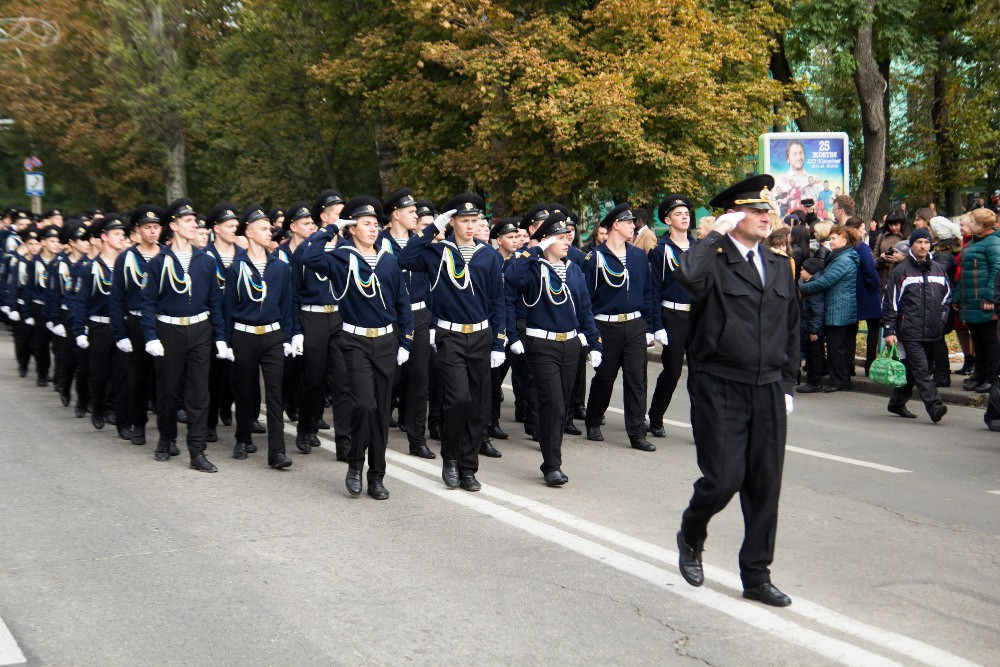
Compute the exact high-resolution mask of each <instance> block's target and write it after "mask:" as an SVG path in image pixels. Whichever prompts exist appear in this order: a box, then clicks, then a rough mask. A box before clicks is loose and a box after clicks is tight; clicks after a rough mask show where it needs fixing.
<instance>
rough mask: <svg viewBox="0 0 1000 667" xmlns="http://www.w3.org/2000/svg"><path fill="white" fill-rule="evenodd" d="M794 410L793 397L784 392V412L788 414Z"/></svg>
mask: <svg viewBox="0 0 1000 667" xmlns="http://www.w3.org/2000/svg"><path fill="white" fill-rule="evenodd" d="M794 410H795V399H794V398H793V397H792V395H791V394H785V414H786V415H790V414H792V412H794Z"/></svg>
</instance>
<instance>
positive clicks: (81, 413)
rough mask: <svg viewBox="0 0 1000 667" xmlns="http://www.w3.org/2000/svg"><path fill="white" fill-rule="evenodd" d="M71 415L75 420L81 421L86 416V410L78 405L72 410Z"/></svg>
mask: <svg viewBox="0 0 1000 667" xmlns="http://www.w3.org/2000/svg"><path fill="white" fill-rule="evenodd" d="M73 415H74V416H75V417H76V418H77V419H83V418H84V417H86V416H87V408H85V407H83V406H80V405H78V406H76V407H75V408H73Z"/></svg>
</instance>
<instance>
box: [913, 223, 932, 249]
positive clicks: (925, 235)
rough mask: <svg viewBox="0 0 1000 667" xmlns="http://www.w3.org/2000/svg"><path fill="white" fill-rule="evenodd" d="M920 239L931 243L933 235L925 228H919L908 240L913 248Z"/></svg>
mask: <svg viewBox="0 0 1000 667" xmlns="http://www.w3.org/2000/svg"><path fill="white" fill-rule="evenodd" d="M920 239H927V242H928V243H930V241H931V233H930V232H929V231H927V230H926V229H924V228H923V227H917V228H916V229H914V230H913V231H912V232H910V238H909V239H908V240H909V242H910V245H911V246H912V245H913V244H914V243H915V242H916V241H919V240H920Z"/></svg>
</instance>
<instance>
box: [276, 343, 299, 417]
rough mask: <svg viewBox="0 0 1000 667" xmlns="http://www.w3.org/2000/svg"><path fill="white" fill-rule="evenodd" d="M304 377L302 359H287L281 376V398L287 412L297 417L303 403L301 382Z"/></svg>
mask: <svg viewBox="0 0 1000 667" xmlns="http://www.w3.org/2000/svg"><path fill="white" fill-rule="evenodd" d="M301 377H302V357H285V364H284V369H283V370H282V375H281V397H282V399H283V400H284V402H285V411H286V412H288V413H290V414H292V415H297V414H298V412H299V406H300V404H301V403H302V398H303V395H304V392H301V391H300V389H301V388H302V385H301V383H300V382H299V380H300V379H301Z"/></svg>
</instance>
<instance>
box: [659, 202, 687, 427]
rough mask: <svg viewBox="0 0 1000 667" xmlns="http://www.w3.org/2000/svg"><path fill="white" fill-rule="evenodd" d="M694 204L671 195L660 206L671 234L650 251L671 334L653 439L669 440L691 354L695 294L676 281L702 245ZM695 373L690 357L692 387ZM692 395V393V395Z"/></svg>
mask: <svg viewBox="0 0 1000 667" xmlns="http://www.w3.org/2000/svg"><path fill="white" fill-rule="evenodd" d="M691 210H692V209H691V202H690V201H688V198H687V197H685V196H684V195H667V197H666V198H665V199H664V200H663V201H662V202H660V208H659V211H658V212H659V215H660V220H662V221H664V222H666V223H667V225H668V226H669V231H668V232H667V233H666V234H664V235H663V236H662V237H661V238H660V240H659V241H658V242H657V244H656V247H654V248H653V249H652V250H650V251H649V255H647V258H648V259H649V279H650V282H651V284H652V288H653V300H654V302H655V301H659V302H660V321H661V323H662V325H663V327H662V328H663V329H664V330H666V331H669V332H670V344H669V345H664V346H663V351H662V354H661V355H660V362H661V363H662V364H663V370H662V371H660V374H659V376H657V378H656V387H655V388H654V389H653V397H652V399H650V401H649V432H650V434H651V435H652V436H653V437H656V438H663V437H666V435H667V434H666V431H665V430H664V429H663V415H664V414H665V413H666V412H667V408H668V407H669V406H670V399H671V397H673V395H674V390H675V389H676V388H677V380H678V379H679V378H680V376H681V368H682V366H683V362H684V354H685V352H687V351H688V343H689V339H690V336H691V293H690V292H688V290H687V288H686V287H684V285H682V284H680V283H679V282H677V281H676V280H674V270H675V269H676V268H677V266H678V264H679V262H680V258H681V255H683V254H684V253H685V252H687V251H688V250H689V249H690V248H691V246H693V245H694V244H695V243H697V242H698V241H697V240H696V239H695V238H694V236H693V235H692V234H691V233H690V231H688V230H689V229H690V227H691ZM693 375H694V370H693V367H692V365H691V355H690V354H688V386H689V387H690V386H691V382H692V379H693ZM688 393H690V392H688Z"/></svg>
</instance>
